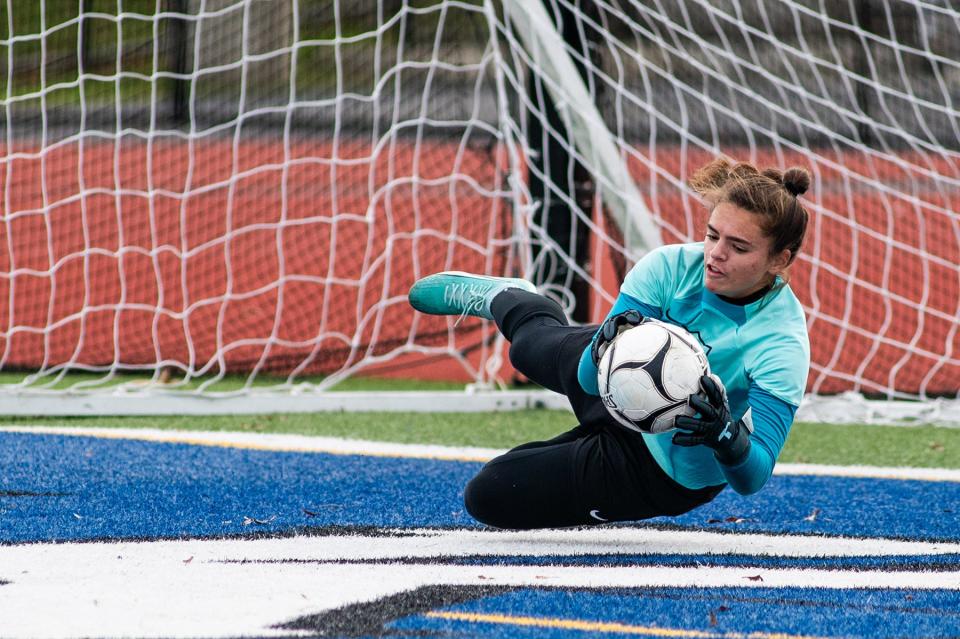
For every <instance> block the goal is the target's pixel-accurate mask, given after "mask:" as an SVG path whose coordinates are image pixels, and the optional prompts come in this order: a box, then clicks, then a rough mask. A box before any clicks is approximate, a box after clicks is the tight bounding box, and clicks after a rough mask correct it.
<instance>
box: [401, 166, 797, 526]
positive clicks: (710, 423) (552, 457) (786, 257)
mask: <svg viewBox="0 0 960 639" xmlns="http://www.w3.org/2000/svg"><path fill="white" fill-rule="evenodd" d="M809 184H810V176H809V174H808V173H807V171H806V170H805V169H802V168H796V167H795V168H790V169H787V170H786V171H781V170H779V169H765V170H762V171H761V170H758V169H757V168H756V167H754V166H752V165H750V164H746V163H732V162H731V161H729V160H727V159H726V158H722V157H721V158H717V159H715V160H713V161H712V162H710V163H709V164H707V165H706V166H704V167H702V168H701V169H699V170H698V171H697V172H696V173H694V175H693V176H692V178H691V180H690V186H691V187H692V188H693V189H694V190H695V191H696V192H697V193H698V194H699V195H700V196H701V197H702V198H703V200H704V202H705V203H706V205H707V207H708V208H709V210H710V215H709V219H708V221H707V229H706V235H705V238H704V241H703V242H697V243H691V244H678V245H669V246H663V247H661V248H658V249H656V250H653V251H651V252H650V253H648V254H647V255H646V256H644V257H643V259H641V260H640V261H639V262H638V263H637V264H636V265H635V266H634V267H633V268H632V269H631V270H630V272H629V273H628V274H627V276H626V278H625V280H624V282H623V284H622V285H621V287H620V294H619V296H618V297H617V299H616V301H615V303H614V305H613V308H612V309H611V311H610V314H609V315H608V316H607V318H606V320H605V321H604V322H603V323H602V324H601V325H600V327H599V329H598V327H597V326H570V325H569V323H568V322H567V319H566V317H565V316H564V314H563V312H562V310H561V308H560V306H559V305H558V304H556V303H555V302H553V301H552V300H550V299H547V298H545V297H543V296H540V295H538V294H536V292H535V288H534V286H533V284H531V283H530V282H528V281H526V280H522V279H514V278H498V277H489V276H482V275H471V274H468V273H458V272H446V273H437V274H435V275H431V276H429V277H425V278H423V279H421V280H420V281H418V282H416V283H415V284H414V286H413V287H412V288H411V289H410V303H411V305H413V307H414V308H416V309H417V310H419V311H421V312H424V313H432V314H440V315H451V314H453V315H472V316H477V317H484V318H487V319H492V320H494V321H496V323H497V327H498V328H499V329H500V331H501V332H502V333H503V335H504V336H505V337H506V338H507V339H508V340H509V341H510V360H511V362H512V363H513V365H514V367H515V368H516V369H517V370H518V371H520V372H521V373H523V374H524V375H526V376H527V377H528V378H529V379H531V380H532V381H534V382H536V383H538V384H540V385H541V386H543V387H545V388H548V389H550V390H553V391H556V392H559V393H563V394H564V395H566V396H567V398H568V399H569V401H570V404H571V406H572V408H573V411H574V414H575V416H576V419H577V421H578V425H577V426H576V427H575V428H574V429H573V430H570V431H568V432H566V433H563V434H561V435H559V436H558V437H555V438H554V439H551V440H549V441H544V442H531V443H528V444H524V445H521V446H518V447H516V448H514V449H512V450H510V451H509V452H507V453H505V454H504V455H501V456H499V457H497V458H496V459H493V460H491V461H490V462H489V463H487V464H486V465H485V466H484V467H483V469H481V471H480V472H479V473H478V474H477V476H476V477H474V478H473V479H472V480H471V481H470V482H469V483H468V484H467V487H466V489H465V491H464V502H465V505H466V508H467V510H468V511H469V512H470V514H471V515H472V516H473V517H474V518H476V519H477V520H479V521H481V522H483V523H485V524H488V525H491V526H497V527H500V528H518V529H523V528H547V527H561V526H577V525H585V524H595V523H599V522H604V521H626V520H635V519H646V518H649V517H656V516H662V515H679V514H682V513H685V512H687V511H689V510H691V509H693V508H696V507H697V506H700V505H702V504H704V503H707V502H709V501H710V500H712V499H713V498H714V497H715V496H716V495H717V494H718V493H719V492H720V491H721V490H723V488H724V487H725V486H727V485H728V484H729V485H730V486H731V487H732V488H733V489H734V490H736V491H737V492H738V493H741V494H744V495H747V494H752V493H755V492H756V491H758V490H760V488H761V487H763V485H764V484H765V483H766V481H767V479H768V478H769V477H770V475H771V473H772V472H773V466H774V463H775V461H776V459H777V456H778V455H779V453H780V449H781V448H782V447H783V444H784V442H785V441H786V438H787V433H788V431H789V430H790V426H791V424H792V423H793V417H794V414H795V413H796V410H797V407H798V406H799V404H800V400H801V398H802V395H803V392H804V389H805V387H806V379H807V372H808V369H809V364H810V348H809V343H808V339H807V331H806V321H805V318H804V314H803V309H802V308H801V306H800V303H799V302H798V301H797V298H796V297H795V296H794V294H793V292H792V291H791V289H790V286H789V285H788V283H787V281H786V278H787V269H788V267H789V266H790V264H791V263H792V262H793V261H794V260H795V259H796V257H797V253H798V252H799V250H800V247H801V245H802V243H803V238H804V234H805V232H806V227H807V219H808V214H807V211H806V209H805V208H804V206H803V204H802V202H801V201H800V200H799V199H798V196H800V195H802V194H803V193H805V192H806V190H807V188H808V187H809ZM643 317H650V318H655V319H658V320H662V321H666V322H670V323H673V324H676V325H679V326H683V327H684V328H686V329H687V330H688V331H690V332H691V333H693V334H695V335H696V336H697V337H698V338H699V339H700V340H701V341H702V342H703V345H704V350H705V351H706V353H707V359H708V360H709V362H710V368H711V371H712V372H713V375H710V376H704V377H703V378H701V380H700V384H701V387H702V392H701V393H699V394H696V395H691V397H690V400H689V401H690V404H691V406H692V407H693V408H694V409H695V411H696V413H695V414H694V416H692V417H686V416H684V417H678V418H676V420H675V426H676V428H675V429H674V430H673V431H669V432H666V433H659V434H646V433H642V434H641V433H638V432H635V431H631V430H629V429H627V428H625V427H623V426H621V425H620V424H619V423H618V422H617V421H616V420H615V419H614V418H613V417H612V416H611V415H610V414H609V413H608V412H607V409H606V407H605V406H604V404H603V402H602V401H601V400H600V397H599V396H598V388H597V362H598V361H599V358H600V356H601V355H602V353H603V351H604V349H605V348H606V347H607V345H608V344H609V342H610V341H611V340H612V339H613V338H614V337H616V335H617V334H618V333H619V332H621V331H622V330H625V329H626V328H629V327H630V326H632V325H635V324H637V323H639V322H640V321H641V319H642V318H643Z"/></svg>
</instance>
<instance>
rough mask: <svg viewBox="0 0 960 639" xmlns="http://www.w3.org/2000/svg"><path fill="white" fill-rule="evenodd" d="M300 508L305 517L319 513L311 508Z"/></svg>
mask: <svg viewBox="0 0 960 639" xmlns="http://www.w3.org/2000/svg"><path fill="white" fill-rule="evenodd" d="M300 510H302V511H303V514H304V515H306V516H307V517H316V516H317V515H319V514H320V513H315V512H313V511H312V510H307V509H306V508H301V509H300Z"/></svg>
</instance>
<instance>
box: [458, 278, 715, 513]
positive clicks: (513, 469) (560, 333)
mask: <svg viewBox="0 0 960 639" xmlns="http://www.w3.org/2000/svg"><path fill="white" fill-rule="evenodd" d="M491 310H492V312H493V316H494V319H495V320H496V322H497V326H498V327H499V328H500V331H501V332H502V333H503V335H504V336H505V337H506V338H507V339H508V340H509V341H510V361H511V362H512V363H513V366H514V367H515V368H516V369H517V370H518V371H520V372H521V373H523V374H524V375H526V376H527V377H528V378H530V379H531V380H532V381H534V382H536V383H537V384H540V385H541V386H543V387H544V388H548V389H550V390H553V391H556V392H558V393H562V394H564V395H566V396H567V398H568V399H569V400H570V405H571V406H572V408H573V412H574V415H575V416H576V419H577V421H578V422H579V424H578V425H577V426H576V427H575V428H574V429H573V430H571V431H568V432H566V433H563V434H562V435H559V436H558V437H555V438H554V439H551V440H549V441H544V442H531V443H529V444H523V445H522V446H518V447H516V448H514V449H513V450H511V451H509V452H508V453H506V454H504V455H501V456H499V457H497V458H496V459H493V460H491V461H490V462H489V463H487V464H486V465H485V466H484V467H483V469H482V470H481V471H480V472H479V473H478V474H477V476H476V477H474V478H473V479H472V480H471V481H470V482H469V483H468V484H467V487H466V490H465V492H464V503H465V505H466V508H467V511H468V512H469V513H470V514H471V515H472V516H473V517H474V518H475V519H477V520H478V521H480V522H483V523H485V524H488V525H490V526H496V527H498V528H552V527H563V526H579V525H585V524H598V523H602V522H604V521H626V520H633V519H646V518H649V517H656V516H659V515H679V514H681V513H685V512H687V511H688V510H691V509H693V508H695V507H697V506H699V505H701V504H704V503H706V502H708V501H710V500H711V499H713V498H714V497H715V496H716V495H717V493H719V492H720V490H721V489H722V486H711V487H708V488H703V489H700V490H691V489H689V488H685V487H683V486H681V485H680V484H678V483H677V482H675V481H673V480H672V479H670V477H668V476H667V475H666V474H665V473H664V472H663V470H662V469H661V468H660V466H659V465H658V464H657V462H656V461H655V460H654V459H653V457H651V455H650V451H649V450H648V449H647V447H646V445H645V444H644V442H643V437H642V436H641V435H639V434H638V433H634V432H631V431H629V430H627V429H626V428H624V427H623V426H621V425H620V424H618V423H617V422H616V421H615V420H614V419H613V418H612V417H611V416H610V415H609V413H607V409H606V408H605V407H604V406H603V403H602V402H601V401H600V398H599V397H597V396H594V395H589V394H587V393H586V392H584V390H583V389H582V388H581V387H580V383H579V382H578V381H577V368H578V365H579V362H580V355H581V353H583V350H584V348H586V346H587V344H589V343H590V339H591V337H592V336H593V333H594V332H595V331H596V327H595V326H582V327H574V326H570V325H569V324H568V323H567V320H566V317H565V316H564V314H563V311H562V310H561V308H560V307H559V305H557V304H556V303H555V302H553V301H552V300H549V299H547V298H545V297H542V296H540V295H536V294H534V293H528V292H526V291H521V290H519V289H509V290H507V291H504V292H502V293H500V294H499V295H497V297H496V298H495V299H494V300H493V303H492V305H491Z"/></svg>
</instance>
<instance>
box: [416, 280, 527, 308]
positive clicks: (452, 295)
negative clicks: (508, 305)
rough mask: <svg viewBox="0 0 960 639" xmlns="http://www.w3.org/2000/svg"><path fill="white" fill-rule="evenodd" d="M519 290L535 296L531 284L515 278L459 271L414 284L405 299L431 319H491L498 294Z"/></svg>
mask: <svg viewBox="0 0 960 639" xmlns="http://www.w3.org/2000/svg"><path fill="white" fill-rule="evenodd" d="M508 288H519V289H522V290H524V291H530V292H531V293H536V292H537V287H536V286H534V285H533V283H532V282H528V281H527V280H524V279H520V278H516V277H494V276H492V275H474V274H473V273H463V272H461V271H444V272H442V273H434V274H433V275H428V276H427V277H423V278H421V279H419V280H417V281H416V282H415V283H414V285H413V286H412V287H410V293H409V295H408V298H409V300H410V306H412V307H413V308H415V309H417V310H418V311H420V312H421V313H429V314H430V315H459V316H460V317H463V316H465V315H472V316H473V317H482V318H484V319H493V315H491V314H490V302H492V301H493V298H494V297H496V296H497V294H498V293H500V292H501V291H505V290H506V289H508Z"/></svg>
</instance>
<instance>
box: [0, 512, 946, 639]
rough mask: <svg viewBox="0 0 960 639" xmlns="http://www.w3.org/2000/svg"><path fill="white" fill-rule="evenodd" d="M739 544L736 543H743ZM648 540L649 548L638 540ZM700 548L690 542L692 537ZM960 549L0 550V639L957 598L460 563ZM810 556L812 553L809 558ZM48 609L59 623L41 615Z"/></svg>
mask: <svg viewBox="0 0 960 639" xmlns="http://www.w3.org/2000/svg"><path fill="white" fill-rule="evenodd" d="M741 537H742V539H737V538H741ZM645 538H646V541H644V539H645ZM698 540H699V541H698ZM747 548H751V549H753V551H754V552H755V553H756V554H769V553H776V554H780V555H784V556H811V557H822V556H851V555H858V554H864V555H865V554H874V553H877V552H881V553H882V552H884V551H886V552H889V553H890V554H894V553H902V552H909V553H912V554H939V553H958V552H960V544H956V543H951V544H941V543H928V542H904V541H891V540H884V539H866V540H864V539H834V538H829V537H816V538H815V537H813V536H809V537H804V536H798V535H782V536H781V535H771V536H763V535H743V536H741V535H733V534H721V533H711V532H701V533H693V534H683V533H681V532H678V531H662V530H655V529H634V528H627V527H624V528H609V529H603V530H598V529H580V530H546V531H531V532H523V533H513V532H502V531H476V530H440V531H438V530H417V529H412V530H390V529H384V530H381V531H377V532H375V533H371V534H366V535H361V534H353V535H327V536H317V537H288V538H277V539H240V540H224V539H220V540H177V541H156V542H116V543H64V544H51V543H41V544H25V545H16V546H0V582H6V583H4V584H3V585H2V586H0V619H2V620H3V622H2V627H3V632H2V634H3V636H4V638H5V639H20V638H26V637H37V636H43V637H48V638H50V639H66V638H72V637H87V636H96V637H102V638H104V639H106V638H111V637H126V636H165V637H198V636H203V637H237V636H274V637H288V636H298V634H299V631H291V630H285V629H283V625H284V624H288V623H290V622H291V621H292V620H295V619H299V618H303V617H305V616H311V615H318V614H320V613H324V612H329V611H333V610H339V609H343V608H344V607H346V606H349V605H352V604H358V603H370V602H376V601H379V600H381V599H384V598H386V597H392V596H395V595H398V594H401V593H407V592H411V591H414V590H416V589H420V588H425V587H432V586H442V587H459V586H504V587H525V588H541V587H551V588H587V589H598V590H603V589H609V588H649V587H679V588H697V589H703V588H725V587H748V588H817V589H824V588H830V589H867V590H869V589H878V588H897V589H905V590H909V591H911V592H915V591H918V590H926V589H947V590H960V568H958V570H956V571H935V572H929V571H923V570H904V571H884V570H878V569H866V570H860V569H856V570H831V569H804V568H800V567H788V568H776V567H774V568H771V567H769V566H750V565H742V566H715V565H714V566H711V565H692V566H659V565H651V564H643V563H637V564H633V565H617V566H597V565H555V564H550V563H547V564H545V565H510V564H504V563H502V562H499V561H498V562H496V563H490V564H482V563H469V564H464V563H463V560H464V559H468V558H469V559H471V560H476V559H477V558H481V557H483V556H516V555H528V556H529V555H537V556H551V555H562V556H567V557H569V556H575V555H578V554H583V555H586V554H589V555H595V554H598V553H602V554H606V555H617V554H631V555H638V554H639V555H642V554H647V553H658V552H663V553H670V554H678V553H679V554H690V556H691V557H695V556H698V555H700V556H702V555H703V554H704V553H706V554H725V553H731V552H741V551H743V550H745V549H747ZM807 553H809V554H807ZM51 601H55V602H56V608H57V613H58V614H56V615H50V614H45V613H43V612H42V611H44V610H49V607H50V602H51Z"/></svg>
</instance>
